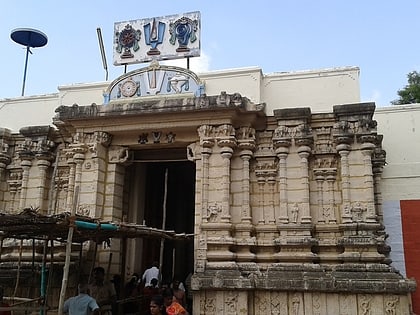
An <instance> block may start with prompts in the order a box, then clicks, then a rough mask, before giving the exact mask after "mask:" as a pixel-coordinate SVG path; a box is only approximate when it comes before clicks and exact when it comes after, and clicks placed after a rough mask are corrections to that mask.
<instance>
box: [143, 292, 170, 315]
mask: <svg viewBox="0 0 420 315" xmlns="http://www.w3.org/2000/svg"><path fill="white" fill-rule="evenodd" d="M146 314H147V315H166V311H165V305H164V303H163V297H162V296H161V295H154V296H152V298H151V299H150V304H149V312H147V313H146Z"/></svg>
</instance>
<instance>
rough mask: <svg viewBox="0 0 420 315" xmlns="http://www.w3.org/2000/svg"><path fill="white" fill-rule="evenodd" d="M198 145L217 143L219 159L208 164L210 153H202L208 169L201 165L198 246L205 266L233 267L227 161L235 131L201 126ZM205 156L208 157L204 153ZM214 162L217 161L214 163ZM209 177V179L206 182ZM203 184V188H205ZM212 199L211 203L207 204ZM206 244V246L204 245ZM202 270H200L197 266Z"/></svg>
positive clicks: (209, 151)
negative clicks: (201, 208) (203, 253)
mask: <svg viewBox="0 0 420 315" xmlns="http://www.w3.org/2000/svg"><path fill="white" fill-rule="evenodd" d="M198 132H199V135H200V144H201V145H202V146H204V147H206V148H208V147H209V146H210V145H211V144H212V143H217V145H218V152H219V153H220V157H221V159H220V158H218V157H214V160H213V162H212V163H210V162H211V161H210V155H212V154H214V153H213V151H211V150H204V148H203V149H202V150H201V151H202V152H203V151H205V155H204V158H205V159H208V162H207V161H205V162H204V163H208V166H204V165H203V179H204V184H203V185H202V187H203V189H205V190H206V192H204V191H203V192H202V193H204V195H203V196H206V198H207V199H206V200H203V199H202V201H204V205H206V204H207V205H208V206H207V209H205V211H206V215H205V216H204V217H203V221H202V224H201V230H203V231H204V232H205V235H203V236H202V237H201V239H200V241H199V243H200V244H201V245H200V246H201V247H205V246H207V266H208V267H210V268H213V267H214V268H218V267H219V266H226V265H232V266H233V265H235V262H234V258H235V254H234V253H233V252H231V250H230V248H231V247H232V245H233V244H234V239H233V238H232V223H231V215H230V158H231V157H232V154H233V147H234V146H235V145H236V141H235V129H234V128H233V127H232V126H231V125H221V126H218V127H217V128H215V127H212V126H208V125H204V126H201V127H200V128H198ZM207 153H208V156H206V154H207ZM215 161H217V162H215ZM206 178H208V180H207V179H206ZM204 185H205V186H204ZM210 200H211V202H210ZM204 244H206V245H204ZM200 268H201V267H200Z"/></svg>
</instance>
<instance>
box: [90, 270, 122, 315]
mask: <svg viewBox="0 0 420 315" xmlns="http://www.w3.org/2000/svg"><path fill="white" fill-rule="evenodd" d="M89 290H90V294H91V295H92V297H93V298H94V299H95V300H96V302H97V303H98V305H99V308H100V311H101V315H112V309H113V306H114V305H115V303H116V301H117V292H116V291H115V287H114V284H113V283H111V282H109V281H105V269H104V268H102V267H96V268H94V269H93V282H92V283H91V284H90V285H89Z"/></svg>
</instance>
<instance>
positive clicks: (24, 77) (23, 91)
mask: <svg viewBox="0 0 420 315" xmlns="http://www.w3.org/2000/svg"><path fill="white" fill-rule="evenodd" d="M30 52H31V51H30V50H29V46H26V59H25V70H24V71H23V84H22V96H23V95H25V82H26V69H27V68H28V56H29V53H30Z"/></svg>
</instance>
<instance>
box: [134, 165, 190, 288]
mask: <svg viewBox="0 0 420 315" xmlns="http://www.w3.org/2000/svg"><path fill="white" fill-rule="evenodd" d="M138 169H141V171H140V172H139V170H138ZM129 172H130V175H131V176H130V177H131V181H130V182H131V183H132V184H133V185H130V186H131V187H136V188H133V189H134V190H138V187H143V188H142V190H143V191H142V192H139V191H137V193H138V195H139V196H141V197H139V198H140V199H142V200H141V201H138V202H137V203H138V204H141V207H139V209H140V208H141V210H138V211H141V212H142V214H141V215H139V216H138V218H139V219H140V218H142V219H143V222H144V224H146V225H147V226H149V227H155V228H158V229H162V228H164V229H165V230H172V231H175V232H176V233H187V234H192V233H193V232H194V206H195V164H194V163H192V162H189V161H185V160H183V161H174V162H172V161H171V162H150V161H144V162H143V161H142V162H141V163H135V164H134V165H132V166H131V167H130V168H129ZM138 174H142V176H138ZM136 182H141V184H138V183H137V184H136ZM135 193H136V192H135V191H131V192H130V195H133V194H135ZM132 210H134V211H135V209H132ZM164 221H165V224H164V225H165V226H163V222H164ZM142 242H143V243H142V250H141V253H135V255H138V256H140V255H141V256H140V257H141V265H142V271H143V270H144V269H146V268H148V267H149V266H150V265H151V263H152V262H153V261H159V260H160V253H161V240H159V239H143V240H142ZM162 257H163V260H162V270H161V272H162V283H170V282H171V281H172V278H173V277H174V276H176V277H178V278H179V279H180V280H181V281H183V282H184V279H185V278H186V277H187V275H188V273H189V272H191V271H192V270H193V263H194V245H193V239H192V238H191V239H189V240H182V241H170V240H165V241H164V242H163V255H162Z"/></svg>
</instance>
